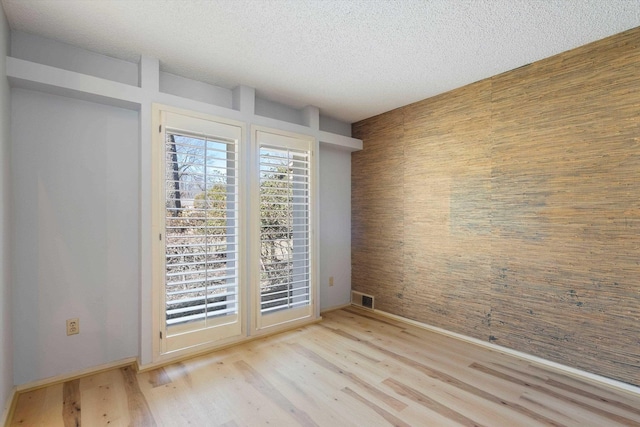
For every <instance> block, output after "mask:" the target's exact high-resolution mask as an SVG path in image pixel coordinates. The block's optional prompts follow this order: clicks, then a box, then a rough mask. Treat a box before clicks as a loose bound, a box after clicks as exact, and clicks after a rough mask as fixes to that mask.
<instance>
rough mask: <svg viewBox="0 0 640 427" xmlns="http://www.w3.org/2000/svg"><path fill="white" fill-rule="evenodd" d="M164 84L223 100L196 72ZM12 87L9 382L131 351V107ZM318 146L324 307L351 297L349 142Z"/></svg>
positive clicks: (135, 298)
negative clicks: (70, 331) (70, 324)
mask: <svg viewBox="0 0 640 427" xmlns="http://www.w3.org/2000/svg"><path fill="white" fill-rule="evenodd" d="M11 38H12V48H11V49H12V53H13V55H14V56H17V57H20V58H24V59H27V60H31V61H35V62H39V63H44V64H47V65H52V66H57V67H62V68H65V69H70V70H73V71H77V72H82V73H88V74H94V75H99V76H101V77H106V78H111V79H114V80H116V81H120V79H121V77H122V76H125V77H126V79H125V80H127V81H128V80H131V76H130V74H131V73H130V72H129V68H130V64H129V63H124V62H123V61H118V60H114V59H112V58H102V57H100V56H99V55H96V54H93V53H91V52H87V51H84V50H82V49H78V48H75V47H73V46H69V45H65V44H63V43H59V42H55V41H52V40H48V39H44V38H42V37H35V36H31V35H28V34H24V33H19V32H14V33H12V37H11ZM160 85H161V88H162V89H164V90H165V91H166V92H168V93H172V94H175V95H178V96H183V97H187V98H193V99H198V97H199V96H200V95H198V96H195V95H194V94H199V93H200V92H202V98H203V99H199V100H201V101H206V102H211V103H213V104H216V105H218V104H219V105H222V106H225V107H229V106H230V105H227V104H229V99H227V98H228V97H227V96H226V95H225V93H226V92H225V91H224V90H222V89H220V90H218V89H219V88H213V87H208V86H206V85H204V84H203V83H200V82H196V81H193V80H189V79H185V78H182V77H179V76H171V75H167V74H161V81H160ZM229 94H231V91H229ZM11 95H12V106H11V111H12V115H13V116H12V123H11V131H12V134H13V138H12V147H13V148H12V150H13V152H12V162H13V170H12V172H11V173H12V185H13V200H12V205H13V208H12V212H13V215H14V217H13V221H12V222H11V229H13V230H15V232H14V235H13V238H14V246H13V251H12V259H13V261H12V271H13V279H14V280H13V296H12V298H13V303H14V304H13V306H14V307H16V308H17V309H15V310H14V313H13V324H14V328H13V331H14V341H15V342H14V344H15V346H14V347H15V348H14V355H15V366H14V368H15V369H13V371H14V372H15V375H14V380H15V384H24V383H27V382H30V381H35V380H41V379H44V378H47V377H51V376H56V375H61V374H65V373H73V372H77V371H78V370H80V369H83V368H90V367H94V366H96V365H101V364H104V363H109V362H115V361H119V360H121V359H123V358H127V357H135V356H139V354H138V353H139V346H138V344H139V342H140V330H141V329H140V322H139V320H140V307H141V306H140V300H139V294H140V292H141V289H140V286H141V285H140V281H139V275H140V267H139V263H138V261H139V257H138V255H139V253H138V247H139V243H140V229H139V228H138V227H139V226H138V221H139V217H140V215H139V193H138V188H139V179H140V177H139V173H140V162H139V160H140V159H139V158H138V152H139V144H140V140H139V117H138V113H136V112H134V111H128V110H121V109H118V108H115V107H108V106H103V105H98V104H94V103H91V102H84V101H78V100H73V99H69V98H63V97H57V96H52V95H46V94H43V93H39V92H32V91H27V90H24V89H13V90H12V92H11ZM256 102H257V104H256V112H257V113H259V114H263V115H265V116H266V117H275V118H278V119H281V120H285V121H290V122H294V123H295V122H296V121H302V114H301V113H300V111H299V110H295V109H293V108H291V107H288V106H284V105H282V104H276V103H272V102H269V101H266V100H260V99H258V100H256ZM320 127H321V128H322V129H323V130H329V131H333V132H335V133H341V134H345V133H346V134H350V126H349V125H348V124H346V123H343V122H340V121H338V120H335V119H332V118H328V117H324V116H321V117H320ZM321 147H322V148H321V149H320V204H321V213H320V227H321V229H320V278H321V282H320V287H321V290H320V292H321V300H320V307H321V309H326V308H330V307H334V306H338V305H341V304H346V303H348V301H349V293H350V288H351V265H350V241H351V236H350V231H349V230H350V194H351V185H350V180H351V176H350V174H351V172H350V170H351V154H350V153H349V152H348V151H340V150H338V149H334V148H330V147H326V146H321ZM7 197H8V195H7V194H4V199H5V200H6V199H7ZM7 270H8V269H7ZM330 276H333V277H334V283H335V285H334V286H333V287H329V283H328V278H329V277H330ZM6 289H7V290H8V286H6ZM7 316H9V315H8V314H7ZM71 317H79V318H80V331H81V333H80V335H74V336H70V337H67V336H66V334H65V321H66V319H68V318H71ZM9 320H11V319H9ZM7 323H9V322H7ZM3 348H4V347H3ZM11 371H12V368H11V366H9V367H8V368H7V372H9V373H10V374H11Z"/></svg>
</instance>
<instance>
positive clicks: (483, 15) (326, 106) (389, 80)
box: [2, 0, 640, 122]
mask: <svg viewBox="0 0 640 427" xmlns="http://www.w3.org/2000/svg"><path fill="white" fill-rule="evenodd" d="M2 4H3V6H4V10H5V13H6V15H7V18H8V20H9V24H10V26H11V28H12V29H14V30H19V31H25V32H29V33H33V34H37V35H41V36H45V37H49V38H52V39H56V40H59V41H63V42H66V43H70V44H73V45H76V46H80V47H84V48H86V49H90V50H93V51H96V52H100V53H104V54H107V55H110V56H115V57H118V58H123V59H129V60H137V59H138V58H139V55H141V54H142V55H148V56H152V57H156V58H158V59H159V60H160V64H161V67H162V70H163V71H167V72H171V73H174V74H178V75H182V76H185V77H190V78H194V79H197V80H201V81H205V82H209V83H213V84H217V85H220V86H224V87H227V88H231V87H234V86H236V85H238V84H243V85H247V86H251V87H254V88H256V90H257V92H258V94H259V95H260V96H262V97H265V98H268V99H271V100H274V101H278V102H282V103H285V104H289V105H291V106H294V107H303V106H305V105H315V106H317V107H319V108H320V111H321V112H322V113H323V114H325V115H328V116H332V117H334V118H337V119H340V120H343V121H346V122H354V121H357V120H360V119H363V118H367V117H370V116H372V115H375V114H379V113H382V112H385V111H388V110H391V109H393V108H396V107H400V106H402V105H406V104H409V103H411V102H414V101H418V100H420V99H424V98H427V97H430V96H433V95H436V94H439V93H442V92H445V91H448V90H451V89H454V88H457V87H460V86H463V85H465V84H468V83H471V82H474V81H478V80H481V79H483V78H486V77H490V76H492V75H495V74H498V73H501V72H504V71H507V70H510V69H513V68H516V67H519V66H522V65H525V64H528V63H530V62H533V61H536V60H538V59H542V58H545V57H548V56H551V55H554V54H556V53H559V52H563V51H566V50H568V49H571V48H574V47H577V46H580V45H583V44H586V43H589V42H591V41H594V40H598V39H601V38H604V37H606V36H609V35H612V34H615V33H618V32H621V31H624V30H627V29H629V28H633V27H636V26H639V25H640V0H396V1H392V0H388V1H387V0H352V1H348V0H209V1H205V0H182V1H179V0H126V1H125V0H119V1H116V0H2Z"/></svg>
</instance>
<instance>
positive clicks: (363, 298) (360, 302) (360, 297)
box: [351, 291, 375, 310]
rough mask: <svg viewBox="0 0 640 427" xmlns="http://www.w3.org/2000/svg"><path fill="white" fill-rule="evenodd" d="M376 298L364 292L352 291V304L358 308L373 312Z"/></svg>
mask: <svg viewBox="0 0 640 427" xmlns="http://www.w3.org/2000/svg"><path fill="white" fill-rule="evenodd" d="M374 301H375V298H374V296H373V295H367V294H363V293H362V292H356V291H351V304H353V305H357V306H358V307H364V308H370V309H372V310H373V307H374Z"/></svg>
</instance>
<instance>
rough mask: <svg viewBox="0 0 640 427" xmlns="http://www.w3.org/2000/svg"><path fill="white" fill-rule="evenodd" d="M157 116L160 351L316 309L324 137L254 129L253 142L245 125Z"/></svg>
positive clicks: (224, 339) (267, 326) (187, 115)
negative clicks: (318, 153) (316, 151)
mask: <svg viewBox="0 0 640 427" xmlns="http://www.w3.org/2000/svg"><path fill="white" fill-rule="evenodd" d="M154 114H157V116H158V123H159V125H158V127H157V129H154V132H155V131H157V132H158V134H157V135H156V138H154V143H153V148H152V155H153V167H152V171H153V183H154V189H153V200H154V206H153V207H152V209H153V215H152V217H153V218H152V226H153V230H154V233H153V236H154V241H153V257H152V259H153V261H152V262H153V283H154V285H153V286H154V292H153V294H154V318H155V321H154V333H157V335H156V339H155V342H156V343H157V347H156V350H155V352H154V354H155V356H154V357H156V360H158V359H160V358H162V357H165V356H166V357H171V356H172V355H179V354H183V353H186V352H189V351H194V350H197V349H201V348H209V347H214V346H216V345H222V344H227V343H230V342H235V341H240V340H242V339H244V338H246V337H248V336H249V335H251V334H260V333H264V332H266V331H269V330H272V329H273V328H278V327H281V326H283V325H286V324H288V323H291V322H296V321H304V319H307V318H312V317H313V316H314V315H317V313H316V309H315V307H316V300H317V298H316V295H315V292H316V287H315V263H314V261H313V260H314V257H315V254H316V252H317V251H316V249H315V244H314V233H313V229H314V220H315V216H314V215H315V214H314V210H313V206H314V201H315V200H314V191H313V189H314V185H315V177H314V175H313V172H314V170H315V168H314V167H313V165H314V163H313V156H312V152H313V145H314V143H315V140H314V139H313V138H308V137H303V136H299V135H296V136H293V135H284V134H282V133H280V132H278V131H267V130H264V129H256V128H254V129H253V133H252V135H251V143H250V144H249V146H248V147H247V146H246V145H247V142H246V141H245V139H244V125H243V124H242V123H238V122H232V121H228V120H222V119H218V118H213V117H210V116H206V115H202V114H196V113H191V112H185V111H181V110H177V109H172V108H169V107H160V106H155V107H154ZM246 148H250V150H249V149H246ZM247 190H248V191H247ZM245 193H248V194H251V197H250V198H249V197H247V196H245ZM249 304H251V306H252V307H253V309H252V310H247V309H246V307H249Z"/></svg>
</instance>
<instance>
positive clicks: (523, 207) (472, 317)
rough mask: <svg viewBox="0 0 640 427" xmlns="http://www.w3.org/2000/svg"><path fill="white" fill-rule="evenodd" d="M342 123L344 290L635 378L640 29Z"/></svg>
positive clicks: (638, 379)
mask: <svg viewBox="0 0 640 427" xmlns="http://www.w3.org/2000/svg"><path fill="white" fill-rule="evenodd" d="M353 135H354V137H356V138H361V139H363V141H364V150H363V151H361V152H357V153H354V154H353V156H352V209H353V213H352V227H353V231H352V234H353V236H352V263H353V266H352V267H353V272H352V277H353V289H354V290H357V291H361V292H365V293H368V294H373V295H375V297H376V308H378V309H381V310H384V311H387V312H390V313H394V314H398V315H401V316H405V317H408V318H411V319H415V320H418V321H422V322H425V323H428V324H431V325H435V326H439V327H442V328H446V329H448V330H450V331H454V332H458V333H462V334H465V335H468V336H472V337H475V338H479V339H483V340H488V341H492V342H494V343H496V344H498V345H501V346H505V347H509V348H513V349H516V350H519V351H523V352H526V353H529V354H533V355H536V356H540V357H543V358H546V359H548V360H553V361H556V362H559V363H563V364H566V365H569V366H572V367H576V368H579V369H584V370H587V371H590V372H594V373H597V374H600V375H604V376H607V377H610V378H614V379H617V380H621V381H625V382H628V383H632V384H635V385H640V28H636V29H633V30H630V31H627V32H625V33H621V34H618V35H616V36H613V37H610V38H607V39H604V40H601V41H598V42H595V43H592V44H589V45H586V46H583V47H580V48H577V49H574V50H572V51H569V52H565V53H563V54H560V55H557V56H554V57H552V58H548V59H545V60H542V61H539V62H536V63H533V64H531V65H528V66H526V67H522V68H518V69H516V70H513V71H510V72H507V73H504V74H501V75H498V76H495V77H493V78H490V79H486V80H483V81H481V82H478V83H474V84H472V85H469V86H466V87H463V88H461V89H457V90H454V91H452V92H448V93H445V94H443V95H440V96H437V97H434V98H429V99H426V100H424V101H421V102H418V103H416V104H411V105H408V106H406V107H403V108H400V109H397V110H394V111H391V112H388V113H385V114H382V115H380V116H376V117H373V118H370V119H367V120H364V121H361V122H358V123H355V124H354V125H353Z"/></svg>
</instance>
